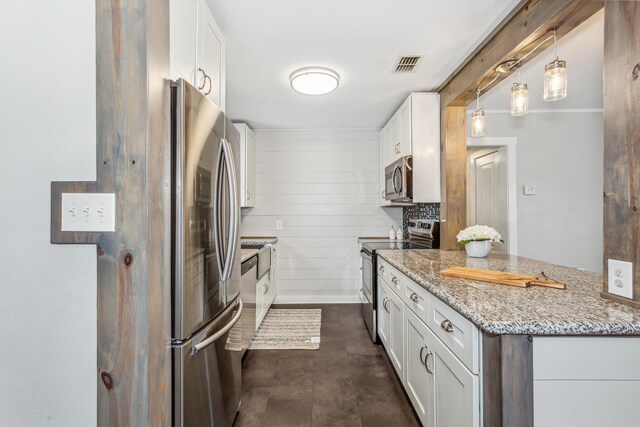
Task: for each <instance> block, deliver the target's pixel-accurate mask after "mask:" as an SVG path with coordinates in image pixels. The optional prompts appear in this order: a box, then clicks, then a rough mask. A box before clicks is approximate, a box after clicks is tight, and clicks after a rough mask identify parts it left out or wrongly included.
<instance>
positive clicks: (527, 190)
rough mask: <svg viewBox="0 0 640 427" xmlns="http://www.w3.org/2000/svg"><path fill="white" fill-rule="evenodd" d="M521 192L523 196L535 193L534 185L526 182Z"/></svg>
mask: <svg viewBox="0 0 640 427" xmlns="http://www.w3.org/2000/svg"><path fill="white" fill-rule="evenodd" d="M523 193H524V195H525V196H533V195H534V194H536V186H535V185H531V184H526V185H525V186H524V187H523Z"/></svg>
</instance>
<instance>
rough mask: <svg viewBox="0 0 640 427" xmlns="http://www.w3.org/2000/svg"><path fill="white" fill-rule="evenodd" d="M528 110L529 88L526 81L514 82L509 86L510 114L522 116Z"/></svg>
mask: <svg viewBox="0 0 640 427" xmlns="http://www.w3.org/2000/svg"><path fill="white" fill-rule="evenodd" d="M528 111H529V89H528V88H527V84H526V83H514V84H513V86H512V87H511V115H512V116H524V115H525V114H527V112H528Z"/></svg>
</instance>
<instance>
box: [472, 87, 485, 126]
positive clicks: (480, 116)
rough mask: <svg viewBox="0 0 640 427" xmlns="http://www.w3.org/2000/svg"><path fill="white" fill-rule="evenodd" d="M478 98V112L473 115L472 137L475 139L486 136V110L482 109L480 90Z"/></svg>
mask: <svg viewBox="0 0 640 427" xmlns="http://www.w3.org/2000/svg"><path fill="white" fill-rule="evenodd" d="M476 94H477V97H476V111H474V112H473V114H471V136H472V137H474V138H477V137H480V136H485V134H486V132H485V127H484V125H485V122H484V109H483V108H480V88H478V90H477V92H476Z"/></svg>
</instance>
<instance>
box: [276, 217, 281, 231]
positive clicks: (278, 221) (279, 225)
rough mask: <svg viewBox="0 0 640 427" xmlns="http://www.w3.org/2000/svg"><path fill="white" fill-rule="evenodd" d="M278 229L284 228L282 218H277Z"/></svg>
mask: <svg viewBox="0 0 640 427" xmlns="http://www.w3.org/2000/svg"><path fill="white" fill-rule="evenodd" d="M276 230H282V220H281V219H278V220H276Z"/></svg>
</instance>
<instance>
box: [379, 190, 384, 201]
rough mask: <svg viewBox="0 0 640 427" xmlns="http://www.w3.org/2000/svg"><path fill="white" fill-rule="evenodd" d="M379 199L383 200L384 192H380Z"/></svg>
mask: <svg viewBox="0 0 640 427" xmlns="http://www.w3.org/2000/svg"><path fill="white" fill-rule="evenodd" d="M380 197H381V198H382V200H384V190H382V191H381V192H380Z"/></svg>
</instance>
